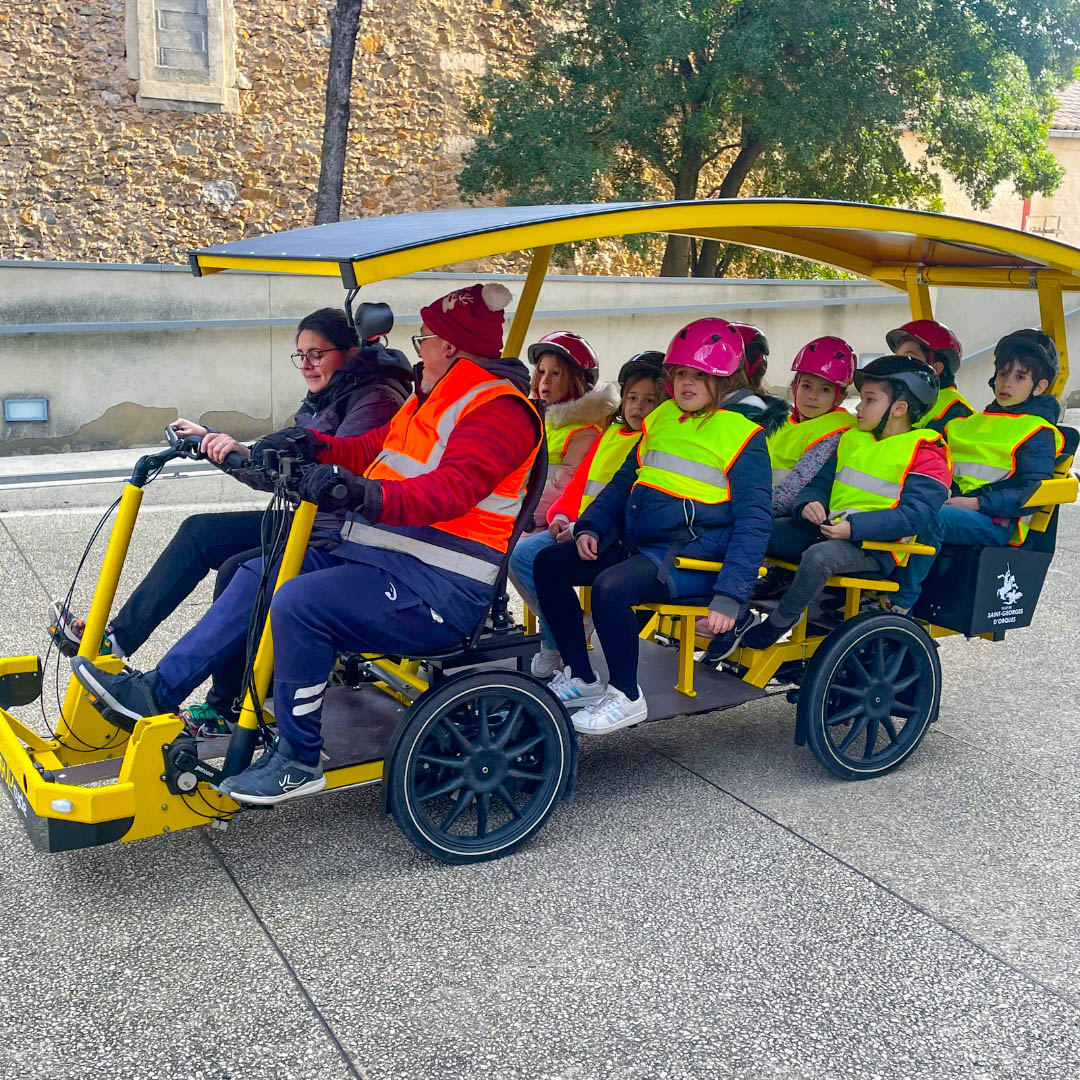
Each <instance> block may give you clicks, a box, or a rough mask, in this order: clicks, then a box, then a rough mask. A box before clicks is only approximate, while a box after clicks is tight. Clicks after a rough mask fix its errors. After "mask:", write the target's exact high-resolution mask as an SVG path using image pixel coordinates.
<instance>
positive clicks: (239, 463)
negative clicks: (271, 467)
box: [221, 450, 251, 472]
mask: <svg viewBox="0 0 1080 1080" xmlns="http://www.w3.org/2000/svg"><path fill="white" fill-rule="evenodd" d="M250 464H251V459H250V458H249V457H248V456H247V455H246V454H241V453H240V451H239V450H233V451H232V452H231V453H228V454H226V455H225V460H224V461H223V462H222V463H221V467H222V468H223V469H224V470H225V471H226V472H231V471H232V470H233V469H246V468H248V466H249V465H250Z"/></svg>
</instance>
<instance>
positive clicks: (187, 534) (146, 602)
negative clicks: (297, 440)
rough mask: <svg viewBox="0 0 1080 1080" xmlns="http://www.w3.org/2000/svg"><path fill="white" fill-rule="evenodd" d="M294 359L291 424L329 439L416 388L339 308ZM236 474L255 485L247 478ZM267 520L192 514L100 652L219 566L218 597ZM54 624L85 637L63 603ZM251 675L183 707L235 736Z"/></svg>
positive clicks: (325, 533)
mask: <svg viewBox="0 0 1080 1080" xmlns="http://www.w3.org/2000/svg"><path fill="white" fill-rule="evenodd" d="M292 362H293V364H294V366H295V367H297V368H298V369H299V370H300V374H301V375H302V376H303V377H304V381H305V382H306V383H307V395H306V396H305V397H304V400H303V401H302V402H301V403H300V408H299V409H298V410H297V412H296V415H295V416H294V417H293V419H292V420H291V421H290V423H289V424H288V425H286V427H297V426H299V427H305V428H310V429H311V430H312V431H317V432H319V433H320V434H323V435H341V436H350V435H363V434H364V433H365V432H367V431H370V430H372V429H374V428H378V427H381V426H382V425H383V424H385V423H387V422H388V421H389V420H390V418H391V417H392V416H393V415H394V413H396V412H397V411H398V409H399V408H401V406H402V404H403V403H404V401H405V399H406V398H407V397H408V396H409V394H410V393H411V391H412V380H413V375H412V368H411V367H410V365H409V363H408V362H407V361H406V359H405V357H404V356H403V355H402V353H400V352H399V351H398V350H396V349H387V348H385V347H384V346H383V345H382V344H381V343H380V342H379V341H378V340H372V341H365V342H363V344H361V343H360V342H359V341H358V340H357V337H356V331H355V330H354V329H353V327H352V326H350V324H349V322H348V320H347V319H346V317H345V312H344V311H342V310H341V309H340V308H320V309H319V310H318V311H313V312H312V313H311V314H310V315H305V316H304V318H303V319H301V320H300V325H299V326H298V327H297V331H296V351H295V352H294V353H293V354H292ZM172 426H173V428H174V429H175V430H176V431H177V433H178V434H179V435H180V436H181V437H186V436H189V435H201V436H203V441H202V450H203V452H204V453H205V454H206V456H207V457H208V458H210V459H211V460H212V461H214V462H217V463H218V464H220V463H221V462H223V461H224V460H225V457H226V456H227V455H228V454H230V453H232V452H234V451H236V452H239V453H241V454H243V455H244V456H248V454H249V453H250V451H249V448H248V447H247V446H244V445H242V444H241V443H240V442H238V441H237V440H236V439H234V438H233V437H232V436H231V435H228V434H226V433H225V432H221V431H215V430H213V429H212V428H207V427H205V426H203V425H202V424H196V423H194V422H192V421H191V420H185V419H180V420H177V421H176V423H175V424H173V425H172ZM237 478H238V479H241V480H242V481H243V482H244V483H247V484H248V485H249V486H255V487H257V485H256V484H253V483H252V482H251V480H250V478H249V477H244V475H243V474H239V475H238V477H237ZM267 490H268V489H267ZM344 518H345V515H344V513H343V512H328V511H322V510H321V511H319V514H318V516H317V517H316V519H315V532H314V533H313V537H317V538H319V539H321V541H322V542H323V543H331V542H333V543H339V542H340V530H341V525H342V522H343V521H344ZM262 519H263V512H262V511H261V510H250V511H246V510H245V511H235V510H234V511H224V512H221V513H213V514H193V515H192V516H191V517H189V518H188V519H187V520H186V521H184V522H183V524H182V525H181V526H180V528H179V529H178V530H177V532H176V535H175V536H174V537H173V538H172V540H171V541H170V542H169V544H168V546H167V547H166V548H165V550H164V551H163V552H162V553H161V555H160V556H159V557H158V559H157V562H155V563H154V565H153V567H152V568H151V569H150V572H149V573H148V574H147V575H146V577H145V578H143V580H142V581H141V582H140V583H139V584H138V585H137V586H136V588H135V590H134V592H132V594H131V596H130V597H129V598H128V601H127V603H126V604H124V606H123V607H122V608H121V609H120V611H119V612H118V614H117V616H116V618H115V619H114V620H113V621H112V623H111V624H110V625H109V626H108V627H107V628H106V631H105V637H104V638H103V639H102V642H101V652H102V654H103V655H116V656H124V657H129V656H131V655H132V653H134V652H135V650H136V649H138V648H139V647H140V646H141V645H142V644H143V643H144V642H145V641H146V640H147V638H149V637H150V635H151V634H152V633H153V632H154V630H155V629H156V628H157V627H158V626H159V625H160V624H161V623H162V622H164V621H165V620H166V619H167V618H168V617H169V616H170V615H171V614H172V613H173V612H174V611H175V610H176V608H177V607H178V606H179V605H180V604H181V603H182V602H183V601H184V600H185V599H186V598H187V597H188V596H189V595H190V594H191V593H192V591H193V590H194V589H195V587H196V586H197V585H198V584H199V582H200V581H202V579H203V578H204V577H206V575H207V574H208V573H209V572H210V571H211V570H217V571H218V576H217V582H216V584H215V587H214V597H215V598H217V597H218V596H219V595H220V594H221V592H222V591H223V590H224V588H225V586H226V585H228V583H229V581H230V580H231V579H232V577H233V574H235V572H236V570H237V569H238V568H239V567H240V566H241V565H242V564H243V563H244V562H246V561H247V560H248V559H252V558H256V557H257V556H258V555H259V551H260V542H261V538H260V528H261V523H262ZM315 542H316V543H317V542H318V540H316V541H315ZM51 625H53V626H56V627H58V628H60V629H61V630H62V632H63V633H64V635H65V636H66V637H67V638H68V639H69V640H70V641H72V642H73V643H76V644H78V643H79V642H80V641H81V640H82V632H83V619H81V618H77V617H76V616H75V615H73V614H72V613H71V612H70V611H68V610H67V609H66V608H64V606H63V605H62V604H60V603H59V602H56V603H54V604H53V610H52V623H51ZM243 671H244V665H243V658H240V660H239V662H238V663H236V664H234V665H232V666H231V667H227V668H223V669H221V670H219V671H217V672H215V677H214V682H213V685H212V687H211V690H210V693H209V695H208V697H207V700H206V702H205V703H200V704H194V705H192V706H190V707H189V708H187V709H185V710H183V713H182V715H183V716H184V719H185V720H186V721H187V722H188V724H189V726H190V727H191V728H192V729H193V730H196V731H199V733H200V734H202V735H215V734H227V733H228V724H229V723H231V722H233V721H234V720H235V718H236V716H237V715H238V714H239V704H238V703H237V702H236V698H237V697H238V696H239V694H240V686H241V682H242V680H243Z"/></svg>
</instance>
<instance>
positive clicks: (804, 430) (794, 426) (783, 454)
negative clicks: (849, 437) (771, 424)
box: [767, 409, 855, 487]
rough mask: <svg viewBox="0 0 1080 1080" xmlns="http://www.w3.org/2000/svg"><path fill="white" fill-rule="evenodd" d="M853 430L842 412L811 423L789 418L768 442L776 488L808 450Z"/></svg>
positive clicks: (852, 421) (848, 416)
mask: <svg viewBox="0 0 1080 1080" xmlns="http://www.w3.org/2000/svg"><path fill="white" fill-rule="evenodd" d="M854 426H855V417H854V416H852V415H851V413H849V412H847V411H846V410H845V409H833V410H832V411H831V412H827V413H824V414H823V415H822V416H815V417H814V418H813V419H812V420H793V419H792V418H791V417H790V416H789V417H788V418H787V420H786V421H785V422H784V423H783V425H782V426H781V427H780V428H779V430H777V431H774V432H773V433H772V434H771V435H770V436H769V438H768V440H767V441H768V445H769V459H770V460H771V462H772V482H773V487H776V485H777V484H779V483H780V481H781V480H783V479H784V477H785V476H787V474H788V473H789V472H791V470H792V469H793V468H794V467H795V462H797V461H798V460H799V458H801V457H802V456H803V454H805V453H806V451H807V450H809V449H810V447H811V446H816V445H817V444H818V443H819V442H821V441H822V440H823V439H827V438H829V436H830V435H835V434H837V432H840V431H847V429H848V428H850V427H854Z"/></svg>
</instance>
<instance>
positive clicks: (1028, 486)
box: [955, 394, 1060, 521]
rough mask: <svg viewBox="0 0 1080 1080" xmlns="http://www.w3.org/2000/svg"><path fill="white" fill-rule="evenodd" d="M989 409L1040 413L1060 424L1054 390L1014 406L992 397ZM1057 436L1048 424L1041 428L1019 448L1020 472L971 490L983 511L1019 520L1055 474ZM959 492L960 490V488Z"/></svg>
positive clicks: (987, 409) (1014, 412)
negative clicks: (1007, 406)
mask: <svg viewBox="0 0 1080 1080" xmlns="http://www.w3.org/2000/svg"><path fill="white" fill-rule="evenodd" d="M983 411H984V412H988V413H1003V414H1004V415H1006V416H1017V415H1027V416H1040V417H1042V419H1044V420H1049V421H1050V423H1051V424H1056V423H1057V421H1058V414H1059V412H1060V409H1059V406H1058V401H1057V398H1055V397H1052V396H1051V395H1050V394H1040V395H1039V396H1038V397H1029V398H1028V399H1027V401H1024V402H1021V403H1020V404H1019V405H1013V406H1012V407H1011V408H1005V407H1004V406H1002V405H999V404H998V403H997V402H996V401H991V402H990V404H989V405H987V406H986V408H985V409H984V410H983ZM1056 443H1057V440H1056V439H1055V437H1054V433H1053V432H1052V431H1047V430H1046V429H1045V428H1044V429H1043V430H1042V431H1037V432H1036V433H1035V434H1034V435H1032V436H1031V438H1030V439H1028V440H1027V442H1025V443H1022V444H1021V445H1020V447H1019V448H1018V449H1017V451H1016V472H1014V473H1013V474H1012V476H1009V477H1006V478H1005V479H1004V480H998V481H996V482H995V483H993V484H986V485H985V486H984V487H981V488H976V489H975V490H974V491H969V492H968V494H969V495H971V496H973V497H974V498H977V499H978V500H979V513H981V514H987V515H988V516H989V517H995V518H1008V519H1010V520H1013V521H1015V520H1016V519H1017V518H1019V517H1020V514H1021V513H1022V511H1023V507H1024V503H1026V502H1027V501H1028V499H1030V498H1031V496H1032V495H1034V494H1035V491H1036V489H1037V488H1038V486H1039V484H1041V483H1042V481H1043V480H1049V479H1050V477H1051V476H1053V475H1054V460H1055V458H1056V456H1057V454H1056V451H1057V445H1056ZM955 494H957V495H959V494H960V489H959V488H957V489H956V491H955Z"/></svg>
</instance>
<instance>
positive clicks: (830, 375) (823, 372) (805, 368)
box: [791, 337, 859, 387]
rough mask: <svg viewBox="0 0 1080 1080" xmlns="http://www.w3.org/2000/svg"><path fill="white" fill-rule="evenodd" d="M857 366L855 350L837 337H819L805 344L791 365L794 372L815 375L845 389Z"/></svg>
mask: <svg viewBox="0 0 1080 1080" xmlns="http://www.w3.org/2000/svg"><path fill="white" fill-rule="evenodd" d="M858 366H859V361H858V357H856V355H855V350H854V349H853V348H852V347H851V346H850V345H849V344H848V343H847V342H846V341H845V340H844V339H843V338H838V337H819V338H814V340H813V341H810V342H807V343H806V344H805V345H804V346H803V347H802V348H801V349H800V350H799V351H798V353H797V354H796V356H795V359H794V361H792V364H791V370H792V371H794V372H805V373H806V374H807V375H817V376H819V377H820V378H822V379H824V380H825V381H826V382H831V383H835V385H836V386H840V387H847V386H849V385H850V384H851V380H852V379H853V378H854V377H855V369H856V368H857V367H858Z"/></svg>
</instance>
